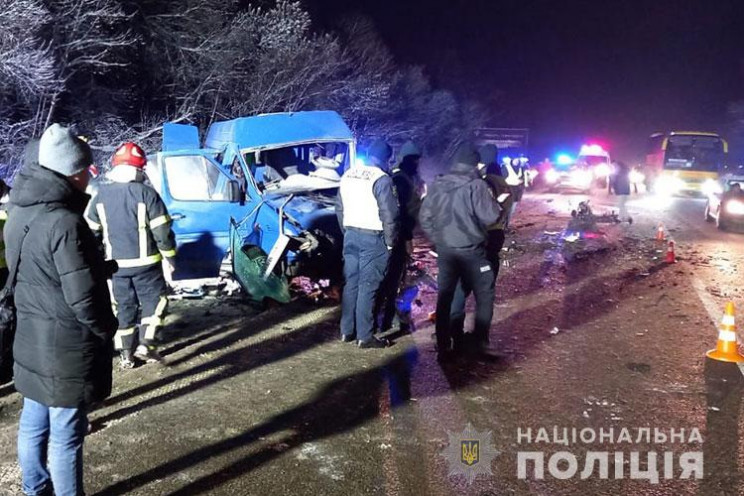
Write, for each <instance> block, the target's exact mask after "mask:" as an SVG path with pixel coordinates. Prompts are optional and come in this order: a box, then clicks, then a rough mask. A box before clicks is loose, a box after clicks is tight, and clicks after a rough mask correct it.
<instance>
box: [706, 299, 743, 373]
mask: <svg viewBox="0 0 744 496" xmlns="http://www.w3.org/2000/svg"><path fill="white" fill-rule="evenodd" d="M706 355H707V356H708V358H712V359H713V360H718V361H720V362H734V363H741V362H744V356H742V355H741V354H740V353H739V348H738V346H737V344H736V321H735V319H734V304H733V303H732V302H728V303H726V311H725V312H724V313H723V318H722V319H721V328H720V329H719V331H718V343H717V344H716V349H715V350H710V351H709V352H708V353H706Z"/></svg>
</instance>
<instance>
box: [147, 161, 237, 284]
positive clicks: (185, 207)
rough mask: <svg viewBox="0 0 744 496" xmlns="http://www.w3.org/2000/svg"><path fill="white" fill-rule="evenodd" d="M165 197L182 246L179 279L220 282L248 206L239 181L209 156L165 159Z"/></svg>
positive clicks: (162, 186)
mask: <svg viewBox="0 0 744 496" xmlns="http://www.w3.org/2000/svg"><path fill="white" fill-rule="evenodd" d="M159 162H160V164H159V165H160V167H159V168H160V172H161V179H162V184H161V187H160V190H161V197H162V198H163V201H164V202H165V204H166V207H167V208H168V212H169V213H170V216H171V218H172V219H173V232H174V234H175V235H176V244H177V246H178V250H177V255H176V273H175V274H174V279H200V278H207V277H217V276H218V275H219V269H220V265H221V263H222V260H223V259H224V257H225V254H226V253H227V251H228V248H229V244H230V217H234V218H242V217H243V216H244V215H245V214H246V208H247V207H246V205H245V202H244V201H243V199H242V198H239V197H238V195H236V194H235V192H236V191H237V190H238V188H237V184H236V182H235V179H234V178H233V177H232V176H231V175H229V174H228V173H226V172H225V171H224V170H222V168H221V167H220V166H219V165H218V164H217V163H216V162H215V161H214V160H213V159H212V158H211V157H209V156H208V155H207V154H199V153H198V152H191V153H187V152H182V153H161V154H160V157H159Z"/></svg>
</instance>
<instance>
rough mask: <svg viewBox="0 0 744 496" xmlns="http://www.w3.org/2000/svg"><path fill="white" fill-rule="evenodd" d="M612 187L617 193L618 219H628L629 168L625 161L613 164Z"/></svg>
mask: <svg viewBox="0 0 744 496" xmlns="http://www.w3.org/2000/svg"><path fill="white" fill-rule="evenodd" d="M611 182H612V189H613V190H614V192H615V194H616V195H617V203H618V205H617V206H618V210H619V218H620V220H630V216H629V215H628V208H627V206H626V205H627V203H628V197H629V196H630V168H629V167H628V166H627V165H626V164H625V162H617V163H616V164H615V174H614V176H613V178H612V181H611Z"/></svg>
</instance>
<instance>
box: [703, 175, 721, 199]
mask: <svg viewBox="0 0 744 496" xmlns="http://www.w3.org/2000/svg"><path fill="white" fill-rule="evenodd" d="M701 190H702V192H703V194H704V195H705V196H711V195H720V194H721V193H723V188H721V185H720V184H718V182H717V181H714V180H712V179H707V180H706V181H705V182H704V183H703V185H702V187H701Z"/></svg>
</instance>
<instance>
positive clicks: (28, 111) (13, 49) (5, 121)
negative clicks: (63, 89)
mask: <svg viewBox="0 0 744 496" xmlns="http://www.w3.org/2000/svg"><path fill="white" fill-rule="evenodd" d="M50 20H51V16H50V14H49V12H48V10H47V9H46V8H45V7H44V5H43V4H42V3H41V2H39V1H37V0H0V25H2V26H3V29H2V30H0V164H2V166H3V169H4V171H2V173H3V176H4V177H9V176H12V175H13V173H14V171H15V169H16V168H17V167H18V164H19V163H20V157H21V155H22V149H23V145H24V144H25V142H26V141H27V140H28V138H29V137H30V136H32V135H33V131H34V128H35V125H36V122H37V117H38V116H37V115H36V110H37V108H38V103H39V101H40V100H41V98H43V95H45V94H48V93H51V92H54V91H56V90H57V89H58V88H59V87H60V82H59V80H58V79H57V77H56V66H55V61H54V57H53V55H52V51H51V50H50V48H49V46H48V45H45V44H44V43H43V41H42V40H41V38H40V36H39V32H40V30H41V29H42V27H43V26H44V25H45V24H46V23H48V22H50Z"/></svg>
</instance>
